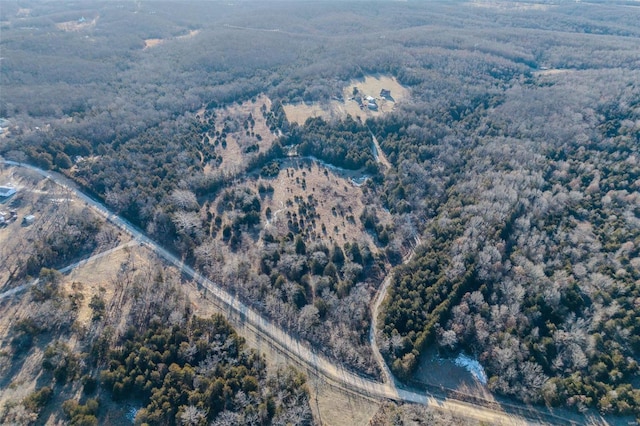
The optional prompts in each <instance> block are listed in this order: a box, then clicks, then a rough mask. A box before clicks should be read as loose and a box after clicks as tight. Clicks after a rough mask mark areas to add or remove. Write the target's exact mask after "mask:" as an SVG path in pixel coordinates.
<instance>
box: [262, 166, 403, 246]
mask: <svg viewBox="0 0 640 426" xmlns="http://www.w3.org/2000/svg"><path fill="white" fill-rule="evenodd" d="M356 175H357V173H349V172H346V171H345V173H341V174H338V173H334V172H333V171H331V170H329V169H328V168H326V167H324V166H322V165H319V164H317V163H315V162H312V161H310V160H304V159H291V160H287V161H284V162H283V163H282V165H281V170H280V173H279V174H278V176H277V177H275V178H273V179H262V178H261V179H259V180H257V181H256V182H255V183H254V184H253V188H254V190H255V191H257V188H258V186H259V185H264V186H269V185H270V186H271V187H273V193H271V194H269V195H266V196H265V197H263V202H262V214H263V215H264V216H266V217H267V222H266V224H265V226H264V228H265V230H272V231H276V233H277V234H286V233H287V232H288V231H289V221H290V220H291V219H292V218H294V217H297V215H298V214H299V213H300V205H301V204H302V203H303V202H304V203H307V204H309V205H312V206H313V209H314V211H315V214H316V218H315V219H314V220H313V222H312V223H311V225H310V228H308V229H309V230H310V232H309V237H310V239H311V240H324V241H330V242H336V243H338V244H340V245H343V244H344V243H345V242H347V241H349V242H351V241H366V242H367V245H368V246H369V247H371V248H372V250H373V249H374V247H375V244H374V241H373V239H372V237H371V235H370V234H368V233H367V232H365V231H364V229H363V227H362V224H361V223H360V215H361V214H362V211H363V210H364V207H365V201H364V199H363V195H364V194H363V191H362V188H361V187H359V186H357V185H355V184H354V182H353V181H352V180H351V178H352V177H356ZM267 209H269V210H270V212H271V214H270V215H267ZM378 217H379V218H380V220H381V223H382V224H383V225H384V224H387V223H389V222H390V221H391V217H390V215H389V214H388V212H386V211H383V210H380V211H378Z"/></svg>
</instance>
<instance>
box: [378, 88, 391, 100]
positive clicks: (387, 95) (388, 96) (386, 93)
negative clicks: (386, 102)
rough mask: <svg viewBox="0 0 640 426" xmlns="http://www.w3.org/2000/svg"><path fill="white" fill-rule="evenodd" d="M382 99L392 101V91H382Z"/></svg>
mask: <svg viewBox="0 0 640 426" xmlns="http://www.w3.org/2000/svg"><path fill="white" fill-rule="evenodd" d="M380 97H381V98H385V99H391V90H387V89H382V90H380Z"/></svg>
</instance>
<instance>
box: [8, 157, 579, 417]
mask: <svg viewBox="0 0 640 426" xmlns="http://www.w3.org/2000/svg"><path fill="white" fill-rule="evenodd" d="M0 163H4V164H6V165H10V166H17V167H23V168H27V169H30V170H33V171H35V172H37V173H39V174H40V175H42V176H44V177H45V178H48V179H51V180H52V181H53V182H55V183H57V184H58V185H60V186H62V187H64V188H67V189H69V190H72V191H74V193H75V194H76V196H77V197H78V198H80V199H81V200H82V201H83V202H85V203H86V204H87V205H88V206H90V207H91V208H93V209H94V210H95V211H96V212H97V213H99V214H100V215H102V216H104V217H105V218H106V219H107V220H108V221H109V222H111V223H113V224H115V225H116V226H118V227H120V228H121V229H122V230H124V231H126V232H128V233H129V234H130V235H131V236H132V237H133V238H134V239H135V240H136V241H138V242H140V243H141V244H144V245H145V246H147V247H148V248H149V249H150V250H152V251H153V252H155V253H156V254H157V255H158V256H159V257H161V258H163V259H164V260H165V261H166V262H168V263H169V264H171V265H173V266H175V267H176V268H178V269H179V270H180V271H181V272H182V274H183V275H184V276H185V277H188V278H190V279H192V280H193V281H194V282H195V283H196V284H197V285H198V286H199V288H200V289H201V290H202V291H203V292H205V293H206V294H207V295H208V296H210V298H211V299H212V301H213V302H214V304H215V305H216V306H217V307H218V308H219V309H220V310H221V311H222V312H224V313H225V314H226V316H227V319H228V320H229V321H230V322H231V323H232V324H233V325H234V326H236V327H239V328H244V329H248V330H250V331H252V332H254V333H255V334H256V335H257V336H259V337H260V338H261V339H262V340H264V341H265V342H267V343H268V344H269V345H270V346H272V347H273V348H274V349H276V350H278V351H279V352H281V353H282V354H283V355H284V356H285V357H287V358H288V359H290V360H291V361H293V362H294V363H295V364H297V365H299V366H301V367H303V368H304V369H305V370H306V371H307V372H309V373H310V374H313V375H315V376H317V377H320V378H321V379H322V380H324V381H325V382H327V383H328V384H330V385H332V386H335V387H338V388H340V389H344V390H345V391H347V392H352V393H355V394H359V395H362V396H365V397H369V398H376V399H387V400H394V401H399V402H410V403H416V404H423V405H427V406H429V407H433V408H435V409H438V410H442V411H447V412H452V413H455V414H456V415H457V416H462V417H466V418H469V419H473V420H476V421H480V422H486V423H488V424H492V425H530V424H531V425H534V424H542V423H544V422H543V421H542V420H541V419H540V417H538V416H531V418H530V419H528V418H525V417H521V416H516V415H513V414H509V413H505V412H504V411H500V410H498V409H492V408H488V407H484V406H479V405H474V404H471V403H468V402H464V401H461V400H456V399H452V398H447V397H446V396H445V395H444V393H442V395H438V394H437V392H434V393H425V392H420V391H417V390H414V389H402V388H400V387H399V386H396V385H395V384H394V382H393V379H392V376H389V378H387V382H386V383H380V382H376V381H373V380H371V379H369V378H365V377H362V376H359V375H357V374H355V373H353V372H351V371H348V370H346V369H345V368H344V367H342V366H341V365H339V364H336V362H335V361H332V360H330V359H329V358H327V357H325V356H324V355H322V354H320V353H318V352H317V351H315V350H314V349H312V348H311V347H310V346H309V345H307V344H306V343H304V342H301V341H299V340H297V339H295V338H294V337H292V336H291V335H289V334H287V333H286V332H285V331H284V330H283V329H281V328H280V327H278V326H277V325H275V324H273V323H272V322H270V321H269V320H267V319H266V318H264V317H262V316H261V315H260V314H259V313H258V312H257V311H255V310H254V309H252V308H251V307H249V306H247V305H246V304H244V303H243V302H241V301H240V300H239V299H238V298H237V297H236V296H234V295H232V294H230V293H229V292H227V291H226V290H224V289H223V288H221V287H220V286H219V285H217V284H216V283H214V282H213V281H211V280H210V279H208V278H206V277H204V276H203V275H201V274H200V273H198V272H196V271H195V270H194V269H193V268H192V267H190V266H189V265H186V264H185V263H184V262H183V261H182V260H180V259H179V258H178V257H176V256H175V255H173V254H172V253H170V252H169V251H167V250H166V249H164V248H163V247H161V246H160V245H158V244H157V243H156V242H155V241H153V240H151V239H150V238H148V237H147V236H146V235H145V234H144V233H143V232H141V231H140V230H139V229H138V228H137V227H135V226H134V225H132V224H131V223H130V222H129V221H127V220H126V219H123V218H122V217H119V216H117V215H115V214H113V213H112V212H111V211H110V210H109V209H108V208H107V207H106V206H105V205H104V204H102V203H101V202H99V201H98V200H95V199H93V198H91V197H90V196H88V195H86V194H84V193H83V192H82V191H81V190H80V189H79V188H78V186H77V185H76V184H75V183H73V182H72V181H71V180H69V179H68V178H66V177H64V176H62V175H60V174H58V173H55V172H50V171H45V170H41V169H38V168H36V167H33V166H30V165H27V164H23V163H17V162H14V161H7V160H3V159H1V158H0ZM385 285H386V286H388V285H389V279H387V280H385ZM383 287H384V286H383ZM384 293H385V292H383V291H381V292H380V294H379V296H378V299H379V300H378V299H377V300H376V303H375V304H374V307H376V305H377V306H378V307H379V305H380V303H381V301H382V298H383V297H384ZM375 312H377V308H375ZM374 337H375V336H374ZM374 341H375V339H374ZM376 348H377V346H376ZM377 352H378V355H379V351H377ZM383 364H384V362H383ZM389 374H390V373H389ZM529 414H530V413H529ZM525 415H527V413H525ZM527 417H529V416H528V415H527ZM555 420H556V421H552V422H550V423H553V424H569V423H571V422H569V421H563V420H564V419H561V418H557V419H555ZM547 422H548V421H547Z"/></svg>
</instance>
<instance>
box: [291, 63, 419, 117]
mask: <svg viewBox="0 0 640 426" xmlns="http://www.w3.org/2000/svg"><path fill="white" fill-rule="evenodd" d="M354 87H355V88H357V93H356V94H355V96H354ZM382 89H385V90H389V91H390V92H391V98H390V99H387V98H384V97H382V96H381V95H380V93H381V91H382ZM342 96H343V100H342V101H338V100H335V99H334V100H329V99H328V100H327V101H326V102H323V103H312V104H305V103H297V104H285V105H284V110H285V112H286V114H287V119H288V120H289V121H290V122H295V123H298V124H303V123H304V122H305V121H306V120H307V119H308V118H311V117H323V118H325V119H341V118H344V117H346V116H347V114H348V115H351V116H352V117H354V118H355V117H359V118H360V119H362V120H363V121H364V120H366V119H367V118H369V117H377V116H380V115H382V114H386V113H388V112H391V111H393V110H394V109H395V107H396V104H398V103H400V102H402V101H403V100H405V99H407V98H408V97H409V89H407V88H406V87H404V86H402V85H401V84H400V83H398V81H397V80H396V79H395V78H393V77H389V76H382V75H375V76H374V75H370V76H367V77H365V78H363V79H354V80H351V81H350V82H349V84H347V85H346V86H345V87H344V88H343V89H342ZM367 96H370V97H372V98H374V99H375V101H376V103H377V105H378V109H377V111H374V110H371V109H369V108H368V107H367V106H364V107H362V103H361V102H358V101H357V98H358V97H359V98H360V99H366V97H367ZM362 102H364V101H362ZM365 104H366V102H365Z"/></svg>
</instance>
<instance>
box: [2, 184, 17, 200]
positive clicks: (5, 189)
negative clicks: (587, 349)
mask: <svg viewBox="0 0 640 426" xmlns="http://www.w3.org/2000/svg"><path fill="white" fill-rule="evenodd" d="M15 193H16V189H15V188H13V187H11V186H0V201H4V200H6V199H8V198H9V197H11V196H12V195H13V194H15Z"/></svg>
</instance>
